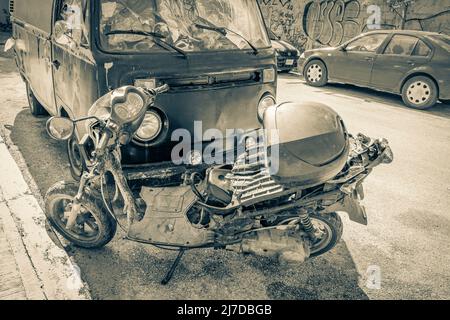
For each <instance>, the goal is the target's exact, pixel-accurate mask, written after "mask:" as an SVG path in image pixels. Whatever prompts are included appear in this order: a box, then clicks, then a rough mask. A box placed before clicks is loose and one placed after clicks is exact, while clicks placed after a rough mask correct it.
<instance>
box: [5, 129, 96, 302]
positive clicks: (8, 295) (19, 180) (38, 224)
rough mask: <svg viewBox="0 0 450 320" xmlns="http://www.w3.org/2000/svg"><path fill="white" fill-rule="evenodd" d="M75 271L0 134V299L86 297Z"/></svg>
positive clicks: (80, 298) (74, 298)
mask: <svg viewBox="0 0 450 320" xmlns="http://www.w3.org/2000/svg"><path fill="white" fill-rule="evenodd" d="M79 274H80V272H79V270H78V269H77V267H76V266H74V265H73V263H72V261H71V260H70V258H69V257H68V255H67V253H66V252H65V251H64V250H63V249H61V248H59V247H58V246H57V245H56V244H55V243H54V242H53V241H52V240H51V239H50V237H49V236H48V234H47V232H46V226H45V216H44V213H43V212H42V209H41V207H40V206H39V203H38V201H37V199H36V198H35V197H34V196H33V195H32V193H31V191H30V189H29V187H28V185H27V183H26V182H25V180H24V178H23V176H22V173H21V171H20V169H19V167H18V166H17V164H16V162H15V161H14V159H13V158H12V156H11V154H10V153H9V151H8V147H7V145H6V144H5V142H4V140H3V138H2V136H1V135H0V300H5V299H6V300H14V299H15V300H20V299H30V300H43V299H44V300H47V299H48V300H84V299H89V298H90V296H89V292H88V290H87V288H86V286H85V284H84V283H83V282H82V281H81V278H80V275H79Z"/></svg>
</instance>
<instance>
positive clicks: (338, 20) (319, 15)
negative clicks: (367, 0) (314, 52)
mask: <svg viewBox="0 0 450 320" xmlns="http://www.w3.org/2000/svg"><path fill="white" fill-rule="evenodd" d="M360 13H361V5H360V4H359V2H358V1H357V0H350V1H344V0H324V1H321V2H316V1H311V2H309V3H308V4H306V6H305V11H304V15H303V30H304V31H305V34H306V36H307V37H308V38H309V39H311V40H313V41H315V42H317V43H319V44H320V45H329V46H336V45H339V44H341V43H342V42H344V41H346V40H348V39H351V38H353V37H354V36H356V35H358V34H359V33H360V31H361V26H360V23H359V22H358V21H357V18H358V17H359V15H360Z"/></svg>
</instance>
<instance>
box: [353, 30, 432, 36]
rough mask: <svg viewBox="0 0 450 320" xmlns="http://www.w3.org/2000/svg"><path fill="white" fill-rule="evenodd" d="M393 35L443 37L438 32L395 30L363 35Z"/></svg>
mask: <svg viewBox="0 0 450 320" xmlns="http://www.w3.org/2000/svg"><path fill="white" fill-rule="evenodd" d="M380 32H382V33H392V34H405V35H412V36H432V35H434V36H436V35H441V34H440V33H437V32H431V31H421V30H393V29H379V30H374V31H369V32H366V33H364V34H362V35H369V34H374V33H380Z"/></svg>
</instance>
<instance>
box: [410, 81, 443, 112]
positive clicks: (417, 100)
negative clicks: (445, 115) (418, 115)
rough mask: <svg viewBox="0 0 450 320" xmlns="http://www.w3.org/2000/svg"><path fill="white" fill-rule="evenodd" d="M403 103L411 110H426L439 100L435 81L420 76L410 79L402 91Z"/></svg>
mask: <svg viewBox="0 0 450 320" xmlns="http://www.w3.org/2000/svg"><path fill="white" fill-rule="evenodd" d="M402 98H403V102H404V103H405V104H406V105H407V106H408V107H410V108H414V109H420V110H425V109H429V108H431V107H433V106H434V105H435V104H436V102H437V100H438V89H437V86H436V84H435V83H434V81H433V80H431V79H430V78H428V77H424V76H419V77H414V78H411V79H409V80H408V81H407V82H406V83H405V85H404V86H403V89H402Z"/></svg>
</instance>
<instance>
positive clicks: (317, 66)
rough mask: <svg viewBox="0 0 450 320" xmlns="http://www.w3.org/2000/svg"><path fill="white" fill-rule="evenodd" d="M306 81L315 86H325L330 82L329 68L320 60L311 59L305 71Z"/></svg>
mask: <svg viewBox="0 0 450 320" xmlns="http://www.w3.org/2000/svg"><path fill="white" fill-rule="evenodd" d="M303 74H304V76H305V80H306V83H307V84H308V85H310V86H313V87H323V86H324V85H326V84H327V83H328V69H327V67H326V66H325V64H324V63H323V62H322V61H320V60H312V61H310V62H309V63H308V64H307V65H306V67H305V70H304V72H303Z"/></svg>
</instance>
